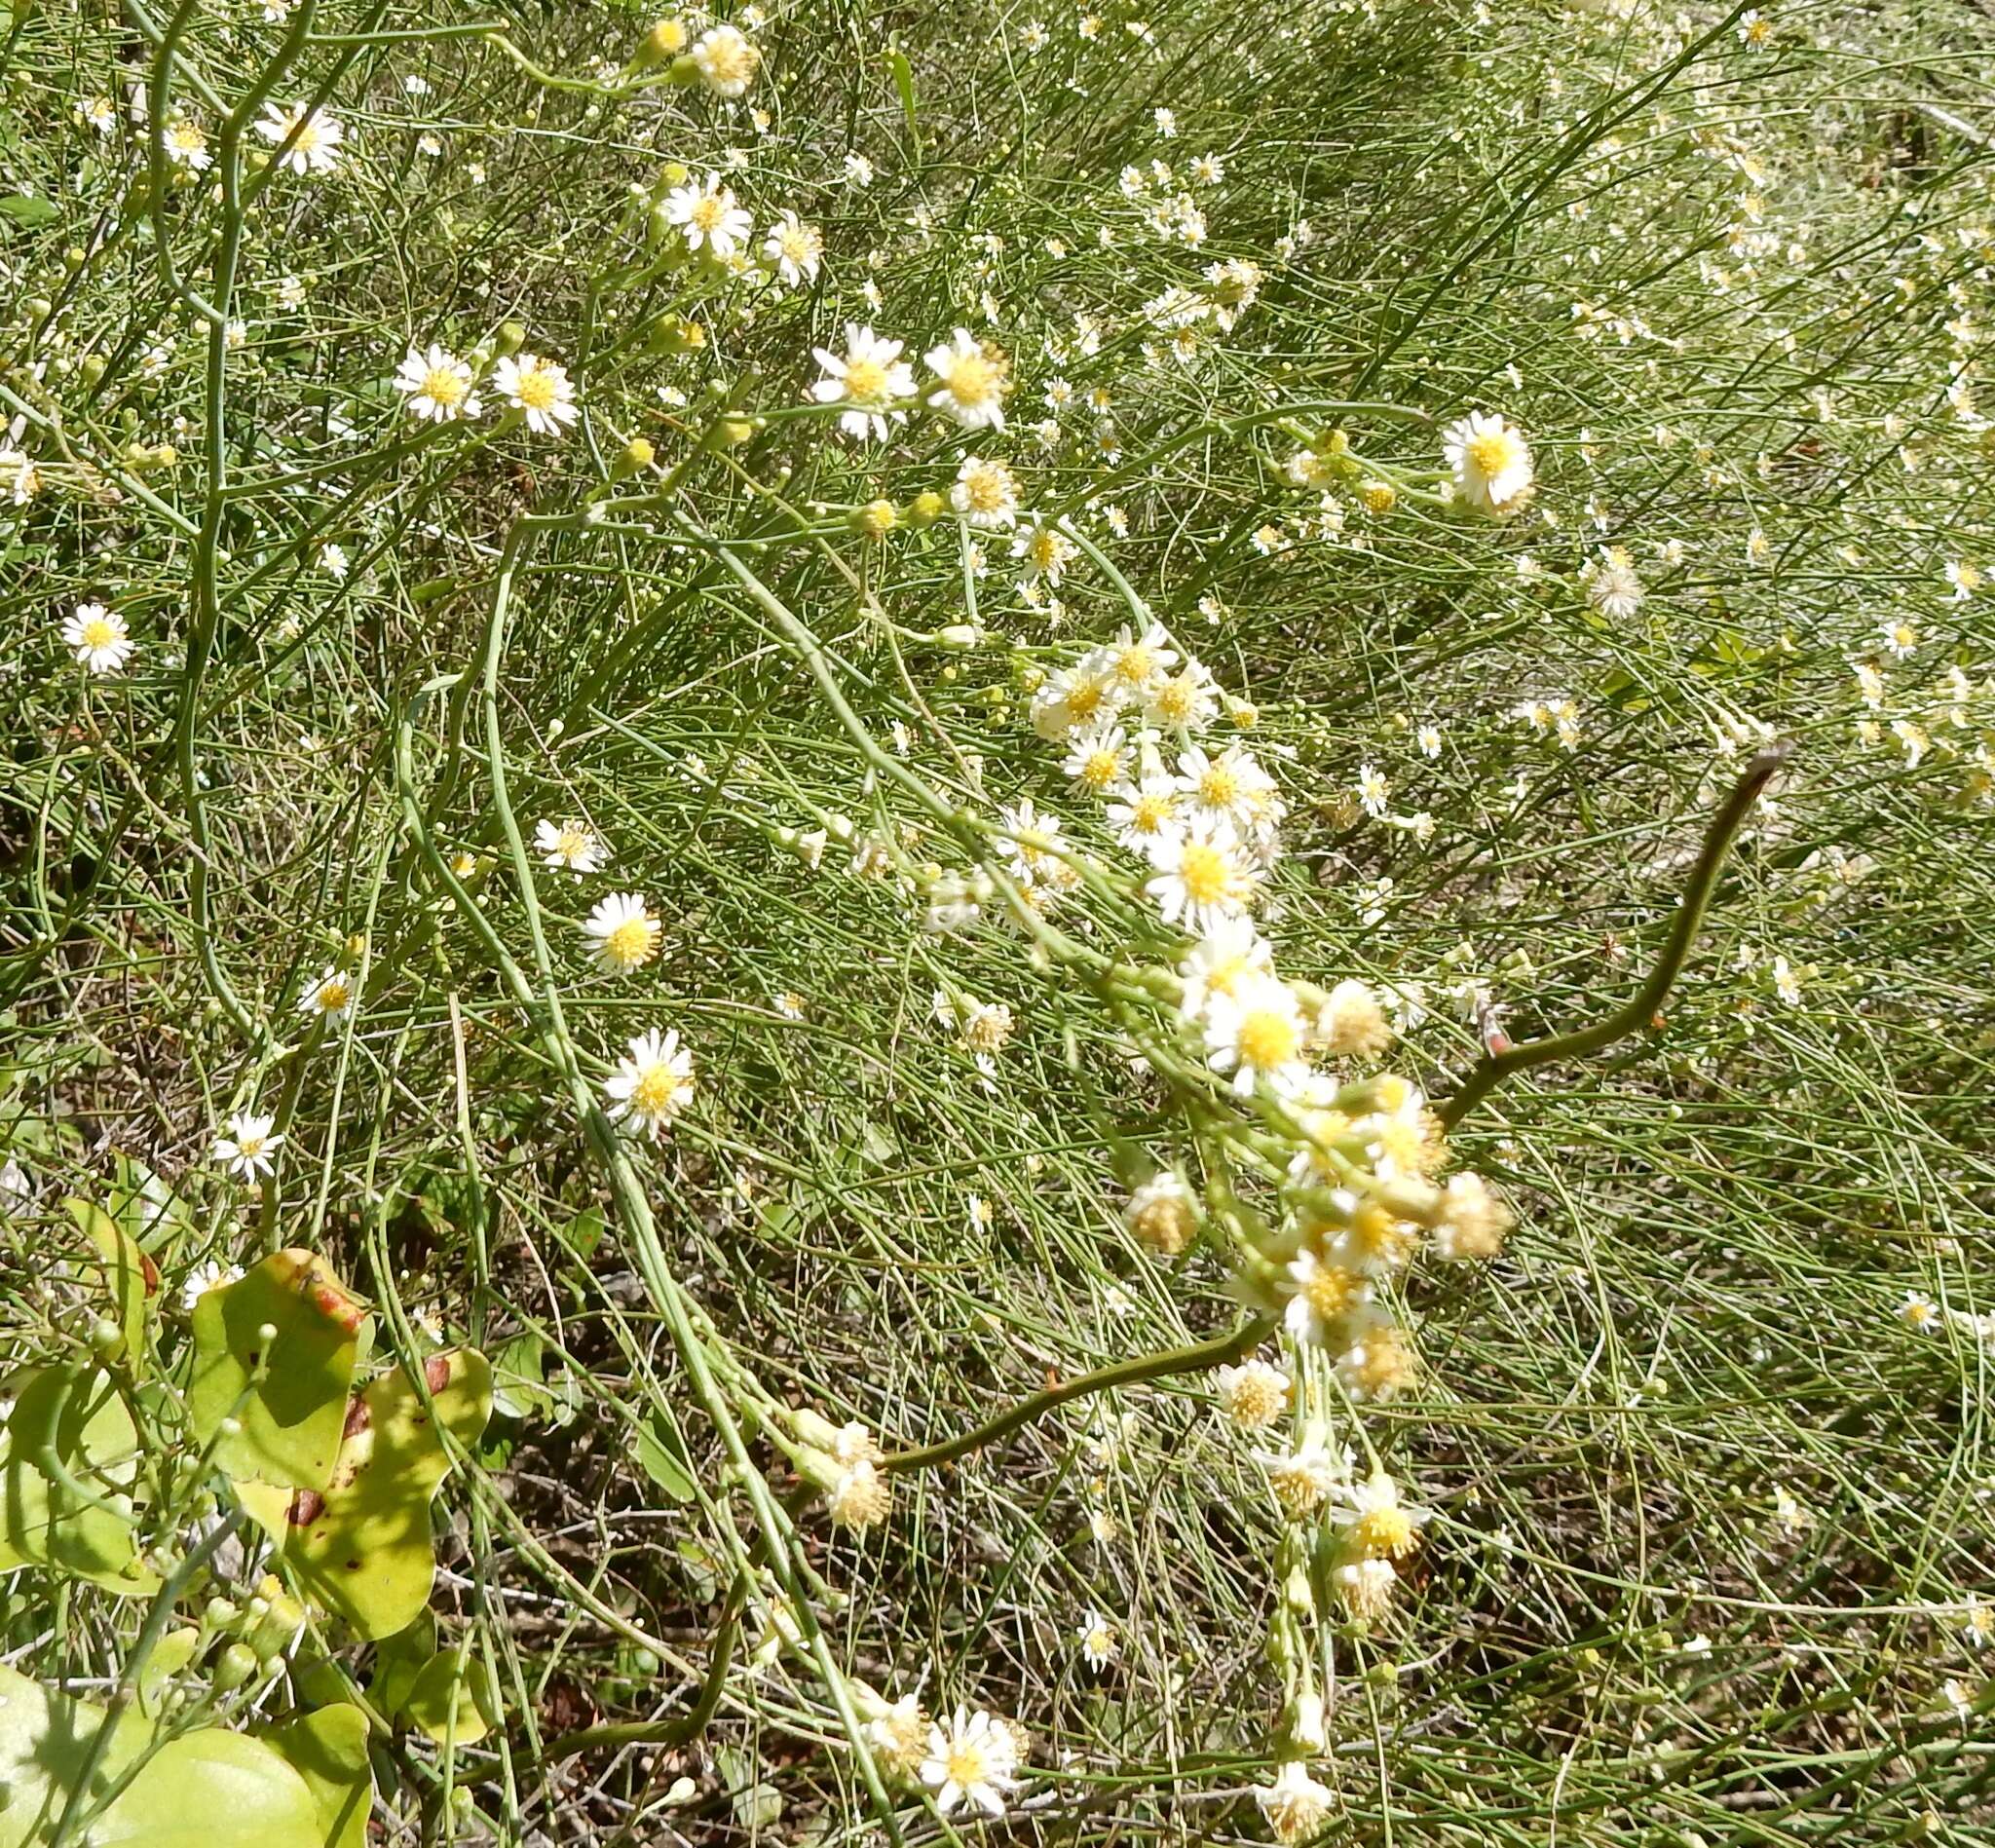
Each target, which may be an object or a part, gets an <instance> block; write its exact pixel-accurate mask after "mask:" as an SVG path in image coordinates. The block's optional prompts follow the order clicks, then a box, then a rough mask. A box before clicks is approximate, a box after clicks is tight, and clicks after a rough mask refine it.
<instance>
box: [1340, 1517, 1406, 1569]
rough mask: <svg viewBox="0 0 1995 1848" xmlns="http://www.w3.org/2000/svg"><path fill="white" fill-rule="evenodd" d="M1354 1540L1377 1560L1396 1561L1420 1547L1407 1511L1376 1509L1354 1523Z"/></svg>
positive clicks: (1352, 1529)
mask: <svg viewBox="0 0 1995 1848" xmlns="http://www.w3.org/2000/svg"><path fill="white" fill-rule="evenodd" d="M1351 1538H1352V1539H1353V1540H1355V1541H1356V1542H1357V1543H1358V1545H1359V1546H1360V1547H1361V1548H1363V1550H1364V1551H1365V1552H1366V1554H1368V1555H1369V1556H1370V1557H1371V1558H1373V1559H1374V1560H1396V1559H1398V1558H1399V1557H1400V1556H1401V1555H1402V1554H1406V1553H1411V1552H1412V1550H1413V1548H1414V1547H1415V1546H1416V1545H1417V1544H1418V1536H1417V1535H1416V1534H1415V1532H1414V1530H1413V1524H1412V1521H1410V1520H1409V1519H1408V1518H1407V1513H1406V1510H1405V1509H1404V1508H1374V1509H1372V1510H1371V1511H1370V1512H1369V1513H1366V1514H1361V1515H1360V1516H1359V1517H1358V1518H1357V1520H1355V1521H1354V1522H1352V1523H1351Z"/></svg>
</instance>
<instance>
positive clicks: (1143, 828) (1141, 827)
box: [1129, 796, 1171, 834]
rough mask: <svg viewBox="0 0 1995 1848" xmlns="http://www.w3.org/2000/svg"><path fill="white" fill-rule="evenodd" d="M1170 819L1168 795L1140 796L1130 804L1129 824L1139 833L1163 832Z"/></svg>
mask: <svg viewBox="0 0 1995 1848" xmlns="http://www.w3.org/2000/svg"><path fill="white" fill-rule="evenodd" d="M1170 819H1171V799H1170V797H1168V796H1138V797H1137V799H1136V800H1135V801H1134V802H1132V803H1131V804H1130V805H1129V825H1130V826H1131V827H1132V828H1134V829H1136V831H1137V832H1138V833H1139V834H1161V833H1162V832H1163V830H1164V828H1165V826H1166V825H1167V824H1168V823H1169V821H1170Z"/></svg>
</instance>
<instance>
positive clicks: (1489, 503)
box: [1442, 411, 1536, 519]
mask: <svg viewBox="0 0 1995 1848" xmlns="http://www.w3.org/2000/svg"><path fill="white" fill-rule="evenodd" d="M1442 454H1443V455H1444V456H1446V457H1447V459H1448V466H1449V468H1450V469H1451V470H1453V471H1454V487H1455V492H1456V493H1457V494H1458V495H1459V496H1460V497H1461V498H1462V499H1463V500H1464V501H1466V502H1467V503H1468V504H1469V506H1471V507H1472V508H1474V509H1476V511H1477V512H1479V513H1487V514H1488V515H1489V516H1490V517H1491V518H1492V519H1504V518H1507V517H1508V516H1509V515H1510V514H1512V513H1515V512H1517V511H1518V510H1519V509H1521V508H1523V506H1524V503H1525V501H1527V500H1528V499H1529V498H1530V492H1531V485H1532V482H1533V481H1534V480H1535V479H1536V476H1535V474H1534V473H1533V471H1532V468H1531V452H1530V446H1529V445H1528V444H1527V443H1526V442H1525V441H1524V432H1523V431H1521V430H1519V429H1518V428H1517V426H1516V425H1515V424H1510V423H1506V422H1505V421H1504V419H1503V418H1501V417H1499V416H1497V415H1496V414H1495V413H1494V412H1492V411H1471V412H1470V413H1469V414H1468V416H1466V417H1464V418H1462V419H1461V421H1460V422H1459V423H1454V424H1450V425H1449V427H1448V429H1447V430H1446V431H1445V432H1443V433H1442Z"/></svg>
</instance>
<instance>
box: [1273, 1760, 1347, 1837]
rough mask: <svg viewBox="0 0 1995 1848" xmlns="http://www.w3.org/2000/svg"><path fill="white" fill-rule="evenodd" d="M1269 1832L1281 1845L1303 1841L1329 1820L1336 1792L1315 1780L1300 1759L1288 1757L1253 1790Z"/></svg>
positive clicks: (1334, 1805)
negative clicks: (1271, 1779) (1270, 1777)
mask: <svg viewBox="0 0 1995 1848" xmlns="http://www.w3.org/2000/svg"><path fill="white" fill-rule="evenodd" d="M1254 1800H1255V1801H1256V1802H1257V1803H1259V1804H1260V1805H1261V1815H1262V1816H1263V1817H1264V1818H1265V1819H1266V1821H1267V1827H1268V1830H1269V1832H1270V1833H1271V1834H1272V1835H1273V1836H1274V1838H1275V1840H1276V1841H1278V1842H1280V1843H1281V1844H1282V1845H1283V1848H1295V1844H1297V1843H1299V1842H1305V1841H1307V1840H1308V1839H1309V1838H1310V1837H1311V1836H1312V1835H1314V1834H1317V1833H1318V1832H1319V1831H1320V1830H1321V1829H1323V1827H1324V1826H1325V1825H1326V1824H1327V1823H1328V1822H1329V1821H1330V1818H1331V1814H1332V1811H1333V1810H1334V1808H1335V1807H1336V1792H1335V1791H1332V1790H1331V1789H1330V1787H1329V1786H1328V1785H1326V1784H1319V1783H1318V1782H1317V1781H1316V1780H1315V1779H1314V1778H1312V1777H1311V1776H1310V1775H1309V1773H1308V1771H1307V1770H1306V1769H1304V1767H1303V1766H1302V1765H1301V1763H1300V1762H1299V1760H1297V1759H1294V1758H1291V1759H1290V1760H1289V1761H1288V1762H1287V1763H1286V1764H1284V1765H1283V1766H1282V1767H1281V1769H1280V1770H1278V1771H1277V1772H1276V1773H1275V1774H1274V1782H1273V1783H1272V1784H1267V1785H1263V1786H1261V1788H1260V1789H1259V1790H1257V1791H1255V1792H1254Z"/></svg>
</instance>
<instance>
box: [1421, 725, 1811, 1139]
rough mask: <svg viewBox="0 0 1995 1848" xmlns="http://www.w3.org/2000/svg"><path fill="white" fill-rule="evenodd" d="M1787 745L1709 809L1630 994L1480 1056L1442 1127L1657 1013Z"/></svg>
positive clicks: (1446, 1109) (1757, 762)
mask: <svg viewBox="0 0 1995 1848" xmlns="http://www.w3.org/2000/svg"><path fill="white" fill-rule="evenodd" d="M1792 752H1793V746H1792V745H1791V744H1776V745H1774V746H1773V747H1772V748H1771V749H1768V750H1764V751H1761V752H1760V753H1759V755H1758V756H1757V757H1755V758H1754V759H1753V760H1752V762H1751V763H1750V764H1749V765H1748V766H1747V767H1746V773H1745V774H1744V775H1743V776H1741V777H1740V778H1739V780H1738V782H1737V783H1735V784H1734V785H1733V786H1732V793H1731V794H1730V795H1729V796H1727V797H1726V798H1725V802H1724V806H1723V807H1722V808H1721V809H1719V811H1717V813H1716V814H1714V815H1713V816H1712V818H1711V826H1710V827H1709V828H1707V829H1706V830H1705V836H1704V846H1703V848H1702V849H1701V850H1700V851H1699V853H1698V855H1697V864H1696V865H1695V866H1694V867H1693V868H1692V869H1691V873H1690V883H1689V885H1688V886H1685V887H1684V888H1683V898H1682V902H1681V904H1680V905H1679V906H1678V907H1677V910H1676V922H1675V924H1674V925H1673V926H1672V927H1671V930H1670V940H1669V941H1668V942H1667V943H1666V944H1664V946H1663V953H1662V955H1661V956H1660V957H1659V958H1658V959H1657V960H1656V965H1655V967H1654V968H1653V969H1651V970H1650V971H1649V976H1648V980H1647V981H1645V982H1644V983H1642V985H1641V987H1640V988H1639V989H1637V991H1636V993H1635V996H1634V998H1633V999H1631V1000H1629V1001H1628V1002H1627V1003H1626V1005H1624V1006H1622V1007H1618V1008H1616V1009H1615V1010H1614V1012H1613V1013H1611V1014H1609V1015H1608V1016H1607V1017H1606V1018H1605V1019H1604V1020H1599V1021H1596V1022H1595V1023H1594V1024H1593V1025H1592V1026H1591V1027H1579V1028H1575V1029H1574V1030H1573V1031H1572V1032H1571V1033H1563V1034H1556V1035H1553V1036H1551V1037H1547V1038H1544V1039H1526V1040H1524V1041H1522V1042H1521V1043H1519V1044H1517V1045H1510V1046H1505V1047H1504V1048H1503V1049H1502V1050H1501V1051H1500V1052H1488V1053H1485V1054H1484V1056H1483V1059H1482V1062H1481V1063H1480V1064H1479V1065H1478V1066H1477V1067H1476V1069H1475V1070H1474V1071H1473V1072H1471V1073H1470V1074H1469V1076H1468V1081H1467V1082H1466V1083H1465V1084H1463V1085H1462V1087H1461V1089H1460V1090H1458V1091H1457V1092H1455V1094H1454V1095H1453V1096H1452V1097H1450V1098H1449V1100H1448V1102H1447V1103H1445V1104H1443V1105H1441V1106H1440V1107H1439V1108H1438V1109H1437V1111H1436V1114H1437V1115H1438V1116H1439V1117H1440V1118H1441V1121H1442V1123H1443V1125H1444V1126H1445V1127H1447V1128H1449V1129H1452V1128H1453V1127H1454V1126H1455V1124H1456V1123H1458V1122H1460V1121H1461V1119H1462V1118H1463V1117H1464V1116H1466V1115H1467V1114H1468V1113H1469V1112H1470V1111H1472V1110H1474V1109H1475V1107H1476V1106H1477V1105H1478V1104H1480V1103H1481V1102H1482V1101H1483V1099H1484V1098H1486V1097H1487V1096H1488V1094H1489V1093H1490V1092H1491V1091H1493V1090H1494V1089H1495V1088H1496V1086H1497V1085H1499V1084H1501V1083H1502V1082H1503V1080H1504V1079H1505V1078H1507V1077H1511V1076H1513V1075H1515V1074H1517V1073H1519V1072H1526V1071H1528V1070H1529V1069H1530V1068H1531V1067H1532V1066H1534V1065H1549V1064H1551V1063H1552V1061H1553V1060H1555V1059H1584V1058H1588V1057H1590V1056H1591V1055H1592V1054H1594V1053H1596V1052H1599V1051H1600V1050H1602V1049H1603V1048H1604V1047H1607V1046H1610V1045H1612V1044H1613V1043H1614V1041H1615V1040H1617V1039H1625V1038H1626V1037H1628V1036H1629V1035H1630V1034H1632V1033H1638V1032H1639V1031H1640V1030H1641V1029H1642V1028H1643V1027H1645V1026H1646V1025H1647V1024H1648V1023H1649V1022H1650V1021H1651V1020H1653V1019H1654V1018H1655V1015H1656V1010H1657V1009H1658V1008H1660V1007H1661V1006H1662V1004H1663V1002H1664V1001H1665V1000H1666V999H1668V998H1669V994H1670V990H1671V989H1672V988H1674V987H1675V983H1676V977H1677V976H1678V975H1679V974H1681V973H1682V970H1683V963H1684V961H1685V960H1686V959H1687V958H1688V956H1689V955H1690V946H1691V945H1692V944H1693V943H1694V942H1695V941H1696V940H1697V933H1698V930H1699V929H1700V928H1701V926H1702V925H1703V924H1704V914H1705V912H1706V911H1707V910H1708V909H1709V908H1710V906H1711V896H1712V891H1713V888H1714V887H1715V886H1716V885H1717V877H1718V870H1719V868H1721V867H1722V866H1723V865H1724V863H1725V855H1726V854H1727V853H1729V852H1730V851H1731V849H1732V843H1733V841H1734V840H1735V839H1736V838H1737V836H1738V833H1739V830H1740V828H1742V827H1743V826H1744V825H1745V822H1746V817H1747V815H1748V814H1749V813H1750V812H1751V809H1752V805H1753V804H1754V803H1755V802H1757V801H1758V800H1759V798H1760V796H1761V794H1762V793H1763V792H1764V790H1765V789H1766V786H1767V784H1768V783H1770V782H1772V781H1773V779H1774V777H1775V776H1776V775H1778V774H1779V773H1780V772H1781V770H1782V769H1783V768H1784V767H1785V766H1786V764H1787V762H1788V757H1789V756H1791V755H1792Z"/></svg>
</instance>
